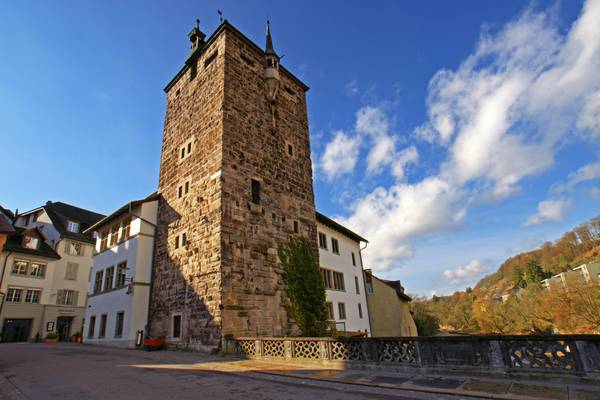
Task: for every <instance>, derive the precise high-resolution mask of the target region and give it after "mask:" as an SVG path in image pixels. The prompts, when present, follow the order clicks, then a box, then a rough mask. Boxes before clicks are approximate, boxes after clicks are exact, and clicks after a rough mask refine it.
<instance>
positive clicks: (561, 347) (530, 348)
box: [506, 340, 577, 371]
mask: <svg viewBox="0 0 600 400" xmlns="http://www.w3.org/2000/svg"><path fill="white" fill-rule="evenodd" d="M506 347H507V351H508V356H509V360H510V366H511V367H512V368H522V369H544V370H557V369H558V370H566V371H574V370H575V369H576V368H577V364H576V361H575V356H574V352H575V351H576V349H575V343H574V342H570V341H565V340H511V341H508V342H507V343H506Z"/></svg>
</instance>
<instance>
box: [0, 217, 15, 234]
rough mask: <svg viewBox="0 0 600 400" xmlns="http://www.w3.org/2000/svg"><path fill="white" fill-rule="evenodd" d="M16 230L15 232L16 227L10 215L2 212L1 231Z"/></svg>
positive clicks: (5, 232)
mask: <svg viewBox="0 0 600 400" xmlns="http://www.w3.org/2000/svg"><path fill="white" fill-rule="evenodd" d="M14 232H15V228H14V227H13V225H12V222H11V220H10V219H9V217H8V216H7V215H5V214H4V213H2V212H0V233H2V234H7V233H14Z"/></svg>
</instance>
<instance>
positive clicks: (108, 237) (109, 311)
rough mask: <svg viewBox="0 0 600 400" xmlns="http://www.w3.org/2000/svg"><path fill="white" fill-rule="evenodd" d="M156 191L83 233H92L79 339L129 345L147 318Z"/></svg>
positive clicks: (105, 343) (154, 229)
mask: <svg viewBox="0 0 600 400" xmlns="http://www.w3.org/2000/svg"><path fill="white" fill-rule="evenodd" d="M157 210H158V195H157V194H152V195H150V196H149V197H147V198H145V199H143V200H137V201H132V202H130V203H128V204H126V205H125V206H123V207H121V208H119V209H118V210H117V211H115V212H114V213H112V214H111V215H109V216H108V217H106V218H104V219H102V220H101V221H99V222H98V223H96V224H95V225H94V226H92V227H90V228H89V229H88V231H94V232H96V233H97V241H96V247H95V253H94V260H93V267H92V273H91V277H92V278H91V282H90V285H89V294H88V308H87V311H86V317H85V326H84V330H83V335H84V342H86V343H92V344H103V345H111V346H119V347H134V346H135V345H136V338H137V337H138V335H139V334H140V333H142V334H145V330H146V324H147V321H148V308H149V299H150V284H151V279H152V261H153V254H154V235H155V232H156V214H157Z"/></svg>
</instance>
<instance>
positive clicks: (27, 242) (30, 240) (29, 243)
mask: <svg viewBox="0 0 600 400" xmlns="http://www.w3.org/2000/svg"><path fill="white" fill-rule="evenodd" d="M39 246H40V239H38V238H36V237H32V236H24V237H23V247H26V248H28V249H33V250H37V249H38V247H39Z"/></svg>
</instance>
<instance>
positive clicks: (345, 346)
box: [329, 341, 366, 361]
mask: <svg viewBox="0 0 600 400" xmlns="http://www.w3.org/2000/svg"><path fill="white" fill-rule="evenodd" d="M329 354H330V358H331V359H332V360H341V361H365V359H366V358H365V355H364V353H363V342H362V341H344V342H342V341H331V342H329Z"/></svg>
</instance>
